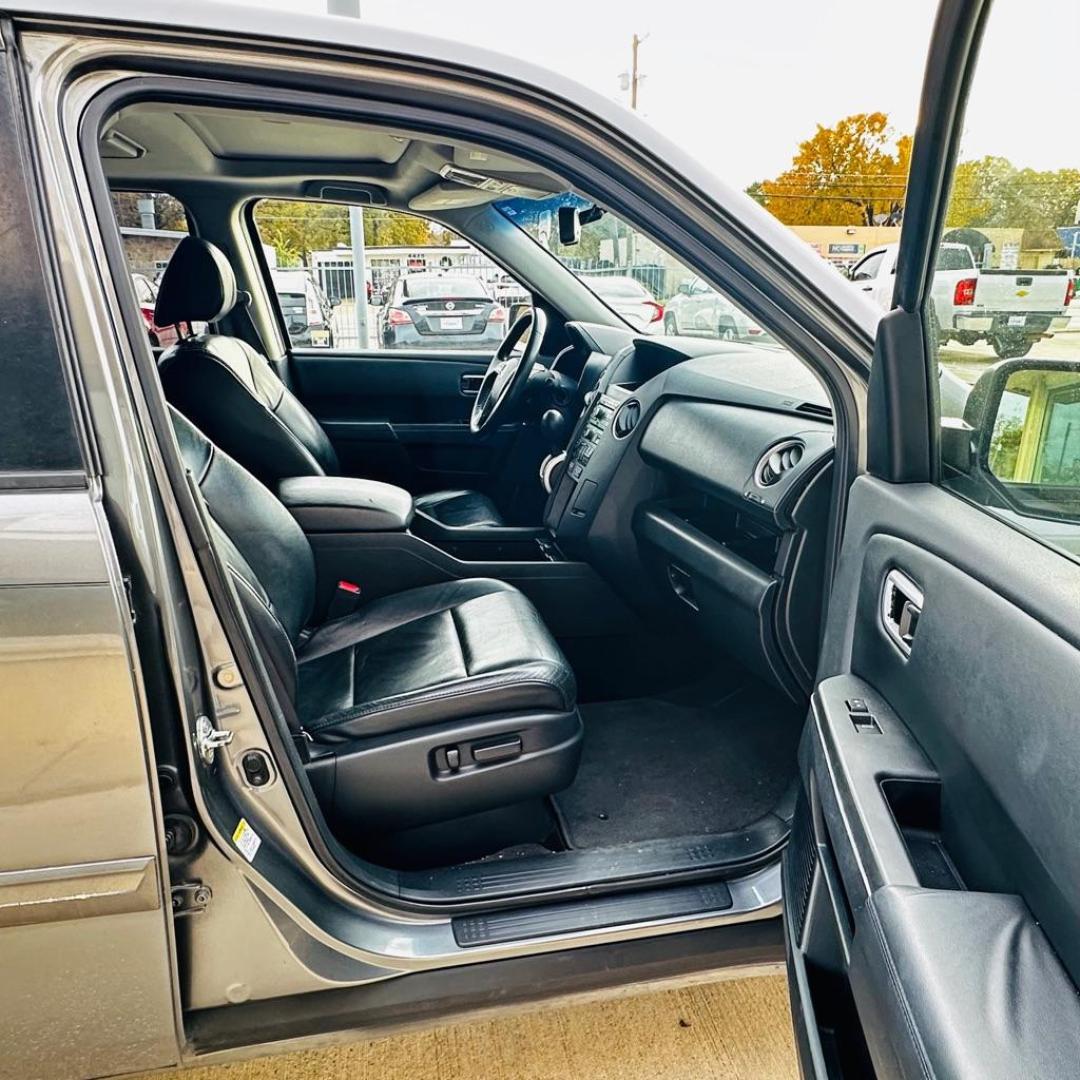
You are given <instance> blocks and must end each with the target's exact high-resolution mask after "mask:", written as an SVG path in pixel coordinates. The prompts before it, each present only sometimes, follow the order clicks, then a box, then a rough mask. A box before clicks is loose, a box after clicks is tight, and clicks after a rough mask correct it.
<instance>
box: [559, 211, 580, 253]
mask: <svg viewBox="0 0 1080 1080" xmlns="http://www.w3.org/2000/svg"><path fill="white" fill-rule="evenodd" d="M580 240H581V219H580V218H579V217H578V211H577V207H576V206H560V207H559V243H560V244H561V245H562V246H563V247H573V245H574V244H576V243H578V242H579V241H580Z"/></svg>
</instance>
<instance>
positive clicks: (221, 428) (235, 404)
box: [154, 236, 504, 528]
mask: <svg viewBox="0 0 1080 1080" xmlns="http://www.w3.org/2000/svg"><path fill="white" fill-rule="evenodd" d="M237 298H238V293H237V290H236V278H235V277H234V275H233V272H232V267H231V266H230V265H229V261H228V259H226V258H225V255H224V254H223V253H222V251H221V250H220V249H219V248H217V247H215V246H214V245H213V244H211V243H209V242H208V241H206V240H200V239H199V238H198V237H195V236H187V237H185V238H184V239H183V240H181V241H180V243H179V244H178V245H177V248H176V251H175V252H173V256H172V258H171V259H170V260H169V265H168V266H167V267H166V269H165V274H164V276H163V277H162V279H161V287H160V289H159V290H158V296H157V304H156V307H155V309H154V321H155V322H156V323H157V325H158V326H180V324H183V323H189V324H190V323H194V322H205V323H213V322H216V321H217V320H218V319H220V318H222V316H224V315H227V314H228V313H229V312H230V311H232V309H233V308H234V307H235V306H236V302H237ZM159 370H160V372H161V381H162V386H163V387H164V390H165V397H166V398H167V400H168V401H169V402H170V403H171V404H172V405H173V406H174V407H175V408H176V409H177V410H178V411H179V412H181V413H182V414H183V415H184V416H186V417H187V418H188V419H189V420H190V421H191V422H192V423H193V424H195V425H196V426H197V427H198V428H199V429H200V430H202V431H204V432H205V433H206V434H207V435H208V436H209V437H210V439H211V440H212V441H213V442H214V443H216V444H217V445H218V446H220V447H221V449H222V450H224V451H225V452H226V453H227V454H229V455H230V456H231V457H233V458H235V459H236V460H237V461H239V462H240V463H241V464H242V465H244V467H245V468H247V469H248V470H249V471H250V472H252V473H254V474H255V475H256V476H257V477H258V478H259V479H260V480H261V481H262V482H263V483H264V484H266V485H267V487H269V488H271V489H274V488H276V486H277V483H278V481H279V480H284V479H285V478H286V477H290V476H335V475H338V474H339V473H340V471H341V470H340V465H339V463H338V458H337V454H336V453H335V452H334V447H333V446H332V445H331V443H330V439H329V438H328V437H327V434H326V432H325V431H324V430H323V428H322V425H321V424H320V423H319V421H318V420H316V419H315V417H314V416H312V415H311V413H310V412H308V410H307V409H306V408H305V407H304V405H303V404H302V403H301V402H300V400H299V399H298V398H297V397H296V396H295V395H294V394H293V393H292V392H291V391H290V390H289V388H288V387H287V386H286V385H285V384H284V383H283V382H282V381H281V379H280V378H279V377H278V375H277V373H276V372H275V371H274V369H273V368H272V367H271V366H270V362H269V361H268V360H267V359H266V357H265V356H263V355H262V353H260V352H257V351H256V350H255V349H253V348H252V347H251V346H250V345H248V344H247V342H245V341H242V340H241V339H240V338H235V337H229V336H228V335H225V334H213V333H204V334H198V335H192V336H190V337H181V339H180V340H179V341H178V342H177V343H176V344H175V345H173V346H172V348H170V349H169V350H167V351H166V352H165V353H163V354H162V356H161V360H160V361H159ZM415 505H416V508H417V510H419V511H421V512H422V513H424V514H426V515H427V516H428V517H430V518H434V519H435V520H436V521H438V522H439V523H441V524H443V525H447V526H453V527H459V528H460V527H471V526H478V525H485V526H490V525H503V524H504V521H503V519H502V517H501V515H500V514H499V510H498V508H497V507H496V506H495V504H494V503H493V502H492V501H491V499H489V498H488V497H487V496H486V495H483V494H481V493H480V492H478V491H436V492H432V493H430V494H426V495H420V496H418V497H417V498H416V503H415Z"/></svg>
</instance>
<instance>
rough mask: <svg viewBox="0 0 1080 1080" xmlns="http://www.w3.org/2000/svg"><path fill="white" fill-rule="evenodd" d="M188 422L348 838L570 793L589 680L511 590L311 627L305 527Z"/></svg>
mask: <svg viewBox="0 0 1080 1080" xmlns="http://www.w3.org/2000/svg"><path fill="white" fill-rule="evenodd" d="M172 419H173V429H174V431H175V433H176V439H177V443H178V444H179V447H180V454H181V457H182V458H183V461H184V464H185V465H186V466H187V469H188V470H189V472H190V473H191V475H192V477H193V478H194V480H195V482H196V484H197V485H198V487H199V490H200V491H201V493H202V496H203V499H204V500H205V504H206V509H207V512H208V521H209V527H210V533H211V538H212V539H213V541H214V547H215V550H216V552H217V554H218V557H219V559H220V560H221V562H222V563H223V564H224V565H225V567H226V568H227V570H228V572H229V574H230V576H231V577H232V580H233V582H234V584H235V587H236V591H237V594H238V596H239V599H240V603H241V605H242V606H243V608H244V612H245V614H246V616H247V620H248V624H249V625H250V627H251V630H252V633H253V634H254V637H255V640H256V643H257V645H258V646H259V651H260V653H261V654H262V657H263V661H264V664H265V666H266V669H267V672H268V674H269V675H270V677H271V679H272V680H273V682H274V684H275V688H276V690H277V693H278V696H279V697H282V698H286V699H287V700H288V701H289V702H291V704H292V713H293V716H294V721H295V725H296V726H295V727H294V728H293V734H294V736H295V737H296V742H297V747H298V750H299V752H300V754H301V757H302V759H303V760H304V763H305V766H306V769H307V772H308V776H309V778H310V780H311V783H312V786H313V787H314V788H315V791H316V794H317V795H318V797H319V801H320V803H321V804H322V807H323V809H324V811H325V813H326V815H327V817H328V818H329V819H330V821H331V823H332V824H333V825H334V826H335V831H336V832H337V833H338V835H339V836H341V838H342V839H345V840H348V839H350V838H351V837H353V836H357V835H360V834H362V833H366V834H370V833H371V831H372V830H385V831H390V832H396V831H399V830H401V829H406V828H412V827H414V826H417V825H426V824H431V823H435V822H443V821H447V820H450V819H453V818H458V817H462V816H465V815H469V814H475V813H478V812H480V811H485V810H492V809H496V808H499V807H509V806H512V805H515V804H518V803H521V802H523V801H526V800H531V799H537V798H542V797H544V796H547V795H551V794H554V793H555V792H556V791H559V790H561V789H562V788H564V787H566V786H567V785H568V784H570V782H571V781H572V780H573V778H574V774H575V773H576V771H577V765H578V759H579V757H580V754H581V740H582V727H581V718H580V716H579V715H578V711H577V706H576V693H577V691H576V687H575V683H574V676H573V672H572V671H571V669H570V666H569V665H568V664H567V662H566V659H565V657H564V656H563V654H562V652H561V650H560V649H559V646H558V645H557V644H556V642H555V641H554V639H553V638H552V636H551V634H550V633H549V631H548V629H547V627H546V626H545V625H544V623H543V622H542V620H541V619H540V616H539V614H538V613H537V611H536V608H534V607H533V605H532V603H531V602H530V601H529V600H528V598H527V597H525V596H524V595H523V594H522V593H520V592H519V591H518V590H517V589H515V588H514V587H513V586H511V585H507V584H506V583H504V582H501V581H494V580H490V579H484V578H476V579H470V580H460V581H457V580H455V581H448V582H445V583H440V584H435V585H427V586H420V587H419V588H415V589H409V590H408V591H406V592H403V593H398V594H396V595H391V596H384V597H381V598H379V599H376V600H372V601H371V602H370V603H368V604H366V605H364V606H362V607H361V608H360V609H359V611H357V612H356V613H355V614H352V615H348V616H345V617H344V618H340V619H337V620H335V621H332V622H328V623H325V624H323V625H322V626H314V627H313V626H310V625H309V620H310V619H311V614H312V607H313V604H314V598H315V562H314V558H313V556H312V551H311V546H310V544H309V543H308V540H307V537H306V536H305V535H304V533H303V531H302V530H301V528H300V526H299V525H298V524H297V522H296V521H295V520H294V519H293V517H292V516H291V515H290V514H289V512H288V511H287V510H286V509H285V507H284V506H283V505H282V504H281V503H280V502H279V501H278V500H277V498H276V497H275V496H274V495H272V494H271V493H270V492H269V491H268V490H267V489H266V488H265V487H264V486H263V485H262V484H260V483H259V482H258V481H257V480H256V479H255V478H254V477H253V476H252V475H251V474H250V473H248V472H247V471H246V470H245V469H243V468H242V467H241V466H240V465H238V464H237V462H235V461H233V460H232V458H230V457H229V456H228V454H225V453H223V452H221V451H220V450H218V448H217V447H215V446H214V444H213V443H212V442H210V441H209V440H208V439H207V438H206V437H205V436H204V435H203V434H202V432H200V431H198V430H197V429H196V428H194V427H193V426H192V425H191V424H190V423H189V422H188V421H187V420H185V419H184V418H183V417H182V416H181V415H180V414H179V413H177V412H176V411H175V410H173V412H172Z"/></svg>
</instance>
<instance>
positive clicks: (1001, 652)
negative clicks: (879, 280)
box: [784, 0, 1080, 1080]
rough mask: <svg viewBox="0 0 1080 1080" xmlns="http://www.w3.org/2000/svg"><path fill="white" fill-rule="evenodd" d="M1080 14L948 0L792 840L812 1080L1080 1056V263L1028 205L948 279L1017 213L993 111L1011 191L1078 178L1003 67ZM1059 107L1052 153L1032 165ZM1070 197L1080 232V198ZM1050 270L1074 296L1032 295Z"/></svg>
mask: <svg viewBox="0 0 1080 1080" xmlns="http://www.w3.org/2000/svg"><path fill="white" fill-rule="evenodd" d="M1078 30H1080V23H1078V21H1077V13H1076V10H1075V8H1073V9H1071V10H1069V11H1065V12H1063V11H1062V10H1060V8H1057V9H1055V10H1051V6H1050V5H1023V4H1020V3H1019V2H1012V0H999V2H998V3H995V4H994V5H993V6H991V5H990V4H989V3H986V2H981V0H945V2H944V3H943V4H942V6H941V9H940V11H939V13H938V18H937V23H936V26H935V31H934V37H933V40H932V43H931V48H930V54H929V60H928V67H927V74H926V82H925V85H924V89H923V97H922V104H921V110H920V118H919V122H918V127H917V132H916V138H915V146H914V151H913V158H912V168H911V176H910V182H909V187H908V199H907V204H906V208H905V211H906V212H905V220H904V225H903V233H902V241H901V249H900V254H899V263H898V270H897V275H896V290H895V295H894V300H893V304H894V307H893V310H892V311H891V312H890V313H889V314H888V315H887V316H886V317H885V318H884V319H883V321H882V323H881V326H880V330H879V334H878V339H877V342H876V348H875V358H874V365H873V371H872V375H871V380H870V390H869V406H868V420H867V425H868V426H867V469H866V472H865V474H864V475H862V476H860V477H859V478H858V479H857V480H856V481H855V483H854V484H853V485H852V487H851V490H850V498H849V502H848V507H847V511H846V522H845V531H844V540H843V547H842V551H841V556H840V560H839V563H838V569H837V574H836V578H835V581H834V586H833V591H832V595H831V600H830V608H829V613H828V621H827V626H826V632H825V641H824V646H823V653H822V662H821V668H820V672H819V682H818V684H817V687H816V691H815V694H814V697H813V702H812V707H811V715H810V720H809V723H808V725H807V729H806V732H805V734H804V738H803V743H802V746H801V752H800V773H801V782H802V786H801V791H800V795H799V809H798V812H797V817H796V822H795V826H794V829H793V835H792V840H791V843H790V846H789V848H788V850H787V852H786V854H785V866H784V889H785V923H786V935H787V946H788V965H789V980H790V988H791V1001H792V1010H793V1015H794V1020H795V1030H796V1036H797V1042H798V1048H799V1054H800V1059H801V1065H802V1069H803V1073H804V1075H806V1076H813V1077H826V1076H827V1077H836V1076H860V1077H862V1076H877V1077H879V1078H880V1077H920V1078H926V1077H950V1078H955V1077H969V1076H970V1077H980V1078H983V1080H985V1078H987V1077H1019V1076H1025V1077H1039V1078H1044V1077H1058V1076H1075V1075H1077V1072H1078V1071H1080V1000H1078V998H1077V984H1078V983H1080V844H1078V843H1077V831H1076V824H1077V820H1078V817H1080V565H1078V562H1077V558H1078V555H1077V553H1078V552H1080V544H1078V542H1077V537H1078V535H1080V498H1078V496H1080V333H1076V332H1070V330H1069V328H1068V325H1067V324H1068V315H1069V302H1070V299H1071V296H1072V293H1073V291H1074V287H1075V274H1076V265H1077V263H1076V261H1075V259H1074V260H1073V261H1072V262H1071V263H1070V262H1069V260H1068V259H1064V258H1059V259H1058V260H1057V261H1058V262H1059V263H1060V265H1056V266H1055V265H1052V263H1053V262H1054V261H1055V260H1054V258H1053V257H1048V256H1046V255H1044V256H1040V255H1038V253H1035V252H1033V251H1032V250H1030V248H1031V247H1033V246H1034V243H1033V241H1032V240H1031V239H1029V238H1028V237H1029V233H1030V232H1031V231H1032V226H1031V225H1030V219H1028V218H1022V217H1017V218H1015V219H1012V220H1006V221H1005V222H1004V224H1007V225H1012V224H1014V222H1015V225H1016V227H1017V229H1019V230H1022V234H1023V235H1022V237H1021V236H1020V235H1017V234H1016V233H1015V232H1014V233H1013V234H1011V235H1012V236H1013V239H1008V238H1007V237H1006V236H1005V235H1004V234H1006V233H1007V232H1008V230H1006V229H991V228H989V227H988V228H986V230H985V233H984V238H985V244H982V243H981V242H976V247H981V250H976V251H974V254H975V255H976V263H977V265H978V266H979V270H978V272H977V273H975V274H973V275H972V280H971V282H970V283H969V284H967V285H965V286H964V290H963V293H961V290H960V288H959V286H957V295H956V296H955V297H954V300H955V301H956V302H957V304H959V305H960V306H967V307H969V308H970V309H971V310H970V311H969V312H960V313H957V312H954V313H953V315H951V316H950V317H949V320H948V322H945V321H944V320H943V319H942V316H941V314H940V312H939V311H938V310H936V309H935V307H934V305H933V302H932V298H931V289H932V285H933V281H934V272H935V265H936V254H937V251H938V245H939V243H940V242H942V239H943V238H944V240H945V241H947V242H948V241H950V239H951V233H949V231H948V230H947V229H946V228H945V225H946V222H947V223H948V226H949V227H952V226H954V225H968V224H972V223H974V224H975V225H978V224H979V220H980V219H979V213H980V212H981V213H982V220H984V221H987V220H992V218H993V212H997V213H998V221H999V223H1000V222H1001V216H1002V215H1004V216H1005V217H1006V218H1008V215H1009V214H1011V213H1014V210H1013V209H1011V208H1010V207H1009V206H1007V205H1005V204H1004V203H996V202H995V200H996V199H998V197H999V196H998V194H997V191H999V190H1000V189H994V188H992V187H991V186H990V185H989V183H988V182H987V183H984V182H983V181H982V180H981V179H980V177H981V176H983V175H984V174H981V173H980V171H979V170H980V168H983V169H985V168H987V167H988V166H987V165H986V163H985V162H984V161H982V160H981V159H982V157H983V155H985V154H986V148H985V144H984V143H979V142H978V139H979V138H982V137H983V136H984V135H985V134H986V133H992V132H994V131H995V130H996V132H997V133H998V134H999V135H1000V138H1001V144H1000V146H995V147H993V149H994V151H995V154H997V153H1000V154H1002V155H1004V157H1005V158H1007V159H1008V160H1006V161H1005V165H1010V163H1011V166H1010V167H1012V168H1013V170H1014V172H1015V173H1016V174H1017V175H1016V176H1015V177H1014V178H1013V179H1014V181H1015V182H1016V183H1019V184H1023V183H1026V182H1030V183H1031V184H1036V183H1037V184H1039V185H1041V190H1043V191H1045V190H1046V189H1047V187H1048V185H1049V186H1052V185H1054V184H1060V185H1067V183H1068V182H1069V177H1070V176H1071V177H1072V178H1073V180H1074V181H1075V180H1076V177H1077V175H1078V174H1077V173H1076V171H1075V167H1076V166H1078V165H1080V148H1078V147H1077V145H1076V142H1075V140H1071V141H1070V140H1069V139H1068V138H1067V137H1065V136H1064V134H1061V135H1058V134H1056V130H1055V124H1056V122H1055V121H1054V119H1053V118H1052V117H1050V116H1049V115H1047V116H1046V117H1044V118H1043V120H1042V121H1040V119H1039V118H1038V117H1037V116H1035V115H1034V114H1028V113H1027V112H1026V111H1025V110H1024V107H1023V105H1022V104H1021V102H1020V100H1019V99H1018V98H1017V97H1015V96H1011V95H1005V96H1004V97H1003V96H1002V88H1001V80H1002V78H1003V77H1004V72H1005V71H1006V70H1007V65H1006V66H1004V67H1003V66H1002V61H1003V58H1006V57H1008V56H1009V55H1014V56H1021V55H1022V56H1026V57H1028V58H1029V59H1032V58H1035V57H1038V56H1042V57H1043V58H1044V59H1045V61H1046V63H1047V64H1048V65H1050V67H1053V66H1054V65H1055V64H1056V57H1055V51H1056V49H1057V46H1056V45H1055V44H1054V43H1055V42H1061V41H1065V40H1070V41H1075V40H1077V33H1078ZM1033 70H1034V69H1033ZM1040 70H1042V68H1041V67H1040ZM1048 70H1049V69H1048ZM1040 78H1041V76H1040ZM1044 90H1046V92H1049V91H1048V90H1047V88H1046V87H1044ZM995 100H996V101H997V102H998V103H999V107H1004V105H1008V103H1010V102H1011V103H1012V104H1011V107H1010V110H1009V112H1008V113H1007V114H1006V115H999V117H998V121H999V123H998V125H997V128H996V129H995V128H994V125H993V124H992V123H991V121H992V119H993V117H992V114H991V110H992V107H993V102H994V101H995ZM1022 113H1023V120H1022V122H1021V114H1022ZM1040 123H1044V124H1045V128H1044V132H1045V134H1044V135H1043V137H1042V138H1041V143H1042V145H1041V147H1040V149H1041V150H1042V151H1043V153H1042V154H1041V157H1042V161H1040V162H1038V165H1039V166H1040V168H1041V167H1042V165H1043V164H1044V163H1045V162H1050V163H1051V164H1053V165H1054V166H1055V168H1057V171H1056V172H1055V171H1054V170H1049V171H1047V172H1034V171H1033V170H1030V169H1029V170H1027V172H1026V173H1024V175H1020V174H1021V172H1022V170H1023V167H1024V166H1025V165H1027V164H1028V162H1025V161H1024V160H1023V159H1022V157H1021V155H1022V154H1023V153H1024V147H1025V146H1026V147H1028V148H1030V147H1031V146H1032V145H1033V143H1032V136H1033V132H1032V130H1031V127H1030V125H1038V124H1040ZM1019 128H1023V138H1022V139H1021V138H1019V137H1017V138H1015V139H1014V140H1013V141H1012V142H1010V139H1013V136H1012V135H1010V134H1009V129H1011V130H1012V131H1014V132H1015V131H1017V130H1018V129H1019ZM962 130H964V131H965V132H969V133H971V134H972V135H973V136H977V138H973V142H975V143H976V144H977V145H976V149H977V153H978V158H979V159H980V160H970V163H968V162H965V157H968V158H971V155H966V154H965V150H966V147H963V146H961V131H962ZM995 137H996V136H995ZM1055 140H1056V142H1055ZM1021 144H1023V145H1021ZM1018 146H1019V149H1018V148H1017V147H1018ZM1058 158H1062V159H1066V158H1068V159H1069V160H1060V161H1059V160H1058ZM994 160H995V161H1000V160H1001V159H1000V158H995V159H994ZM958 162H959V164H958ZM1064 166H1072V167H1073V168H1072V170H1071V171H1070V170H1069V169H1067V168H1064ZM994 167H996V168H1001V166H994ZM1028 174H1030V176H1028ZM1032 176H1033V177H1034V178H1035V179H1031V177H1032ZM1025 177H1027V179H1025ZM1055 177H1057V178H1058V179H1055ZM1076 186H1078V187H1080V181H1077V182H1076ZM950 193H952V194H951V198H952V202H950ZM1059 194H1060V196H1061V210H1060V211H1058V212H1059V213H1064V212H1066V211H1067V212H1068V218H1067V221H1060V222H1057V224H1059V225H1061V226H1066V225H1067V223H1068V222H1071V221H1072V220H1073V212H1074V210H1075V207H1076V203H1077V198H1078V197H1080V191H1076V192H1073V193H1072V194H1071V195H1070V194H1069V193H1068V192H1065V191H1061V192H1059ZM1070 200H1071V201H1070ZM1022 201H1024V200H1018V202H1022ZM1027 202H1028V204H1029V205H1030V200H1027ZM1066 204H1069V205H1068V206H1066ZM976 205H979V206H981V208H982V209H981V210H976V209H973V207H975V206H976ZM987 206H988V207H989V209H987ZM1015 213H1016V214H1017V215H1020V214H1021V211H1020V210H1016V211H1015ZM1023 213H1027V211H1023ZM1066 233H1067V229H1062V230H1060V231H1059V235H1061V236H1062V237H1063V238H1064V236H1065V234H1066ZM1051 235H1053V233H1052V230H1051ZM968 242H969V243H970V241H968ZM1038 242H1041V241H1035V243H1038ZM1014 245H1015V246H1014ZM1073 254H1074V255H1075V250H1074V252H1073ZM1059 255H1060V253H1059ZM1048 263H1050V264H1051V265H1048ZM986 281H992V282H993V286H994V287H993V289H990V290H986V292H987V293H988V294H990V295H993V294H998V295H1000V293H1001V292H1002V282H1003V281H1008V282H1011V284H1009V285H1007V286H1006V289H1012V291H1013V292H1014V293H1015V297H1013V300H1014V301H1015V302H1014V303H1012V304H1011V308H1012V310H1011V311H1010V312H1002V311H997V310H995V309H994V308H993V307H992V304H991V303H980V299H979V297H980V293H981V291H982V290H983V289H984V285H985V283H986ZM1033 281H1038V283H1039V285H1040V286H1041V288H1040V290H1039V291H1041V292H1043V293H1046V292H1047V290H1048V289H1050V290H1051V291H1052V292H1053V296H1054V302H1055V304H1056V305H1058V306H1057V307H1056V308H1054V309H1053V310H1051V309H1047V310H1042V311H1038V312H1032V311H1027V312H1026V313H1023V314H1017V310H1016V309H1017V307H1018V306H1019V307H1023V304H1022V303H1020V301H1023V299H1024V297H1025V296H1029V295H1034V292H1035V290H1034V289H1032V288H1031V286H1032V282H1033ZM1047 282H1049V283H1050V284H1049V285H1047V284H1046V283H1047ZM1059 287H1060V296H1058V289H1059ZM969 294H973V302H971V303H968V304H966V305H965V304H963V303H962V302H963V301H965V300H966V299H967V297H968V295H969ZM1051 335H1053V336H1051ZM973 338H975V339H977V340H974V341H973V340H972V339H973ZM1002 354H1004V355H1005V356H1006V357H1010V356H1011V357H1012V358H1007V359H1003V360H1002V359H999V357H1000V356H1001V355H1002ZM1020 354H1023V355H1022V356H1021V355H1020Z"/></svg>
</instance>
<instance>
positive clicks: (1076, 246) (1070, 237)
mask: <svg viewBox="0 0 1080 1080" xmlns="http://www.w3.org/2000/svg"><path fill="white" fill-rule="evenodd" d="M1055 231H1056V232H1057V234H1058V236H1059V237H1060V238H1061V246H1062V247H1063V248H1064V249H1065V250H1066V251H1067V252H1068V253H1069V257H1070V258H1073V259H1075V258H1076V257H1077V256H1080V225H1063V226H1061V227H1060V228H1058V229H1057V230H1055Z"/></svg>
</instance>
